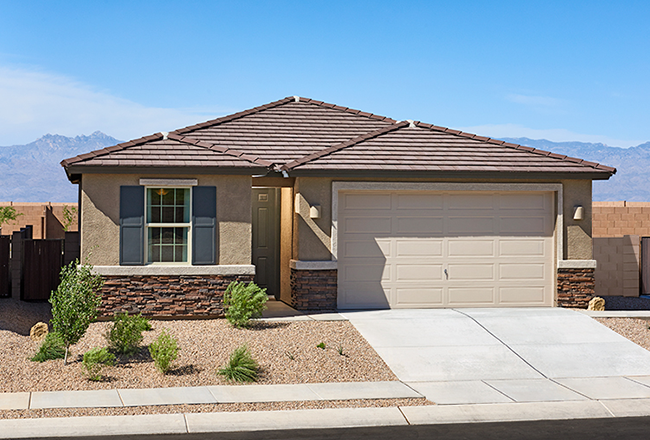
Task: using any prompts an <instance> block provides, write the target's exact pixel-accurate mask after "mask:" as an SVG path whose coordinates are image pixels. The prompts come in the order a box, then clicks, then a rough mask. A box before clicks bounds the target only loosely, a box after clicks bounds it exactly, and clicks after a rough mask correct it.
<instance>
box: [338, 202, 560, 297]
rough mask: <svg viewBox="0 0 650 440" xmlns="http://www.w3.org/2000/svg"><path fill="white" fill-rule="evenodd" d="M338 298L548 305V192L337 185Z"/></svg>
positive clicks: (550, 244)
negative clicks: (363, 188)
mask: <svg viewBox="0 0 650 440" xmlns="http://www.w3.org/2000/svg"><path fill="white" fill-rule="evenodd" d="M338 206H339V213H338V260H339V263H338V280H339V281H338V287H339V291H338V306H339V308H385V307H393V308H419V307H514V306H551V305H552V302H553V292H554V289H553V280H554V276H553V251H554V246H553V243H554V240H553V228H554V208H553V194H552V193H551V192H487V191H480V192H476V191H475V192H459V191H450V192H424V191H390V192H388V191H365V192H362V191H349V192H348V191H346V192H343V191H342V192H340V193H339V204H338Z"/></svg>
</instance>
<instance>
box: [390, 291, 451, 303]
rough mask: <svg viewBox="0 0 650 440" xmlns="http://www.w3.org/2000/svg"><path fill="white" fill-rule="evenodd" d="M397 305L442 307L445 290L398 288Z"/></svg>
mask: <svg viewBox="0 0 650 440" xmlns="http://www.w3.org/2000/svg"><path fill="white" fill-rule="evenodd" d="M395 292H396V300H395V303H396V304H395V305H397V306H419V307H422V306H426V305H436V304H437V305H442V304H443V289H442V288H441V287H417V288H397V289H395Z"/></svg>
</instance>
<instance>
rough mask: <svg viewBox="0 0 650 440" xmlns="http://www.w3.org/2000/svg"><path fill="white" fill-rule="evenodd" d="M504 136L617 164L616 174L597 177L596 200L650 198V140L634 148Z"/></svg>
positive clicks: (509, 139) (520, 142)
mask: <svg viewBox="0 0 650 440" xmlns="http://www.w3.org/2000/svg"><path fill="white" fill-rule="evenodd" d="M503 140H504V141H507V142H512V143H515V144H521V145H527V146H529V147H534V148H539V149H542V150H546V151H552V152H553V153H558V154H566V155H567V156H571V157H579V158H580V159H585V160H588V161H591V162H598V163H600V164H603V165H607V166H610V167H614V168H616V174H614V175H613V176H612V177H611V178H610V179H609V180H594V183H593V187H592V188H593V195H592V198H593V200H596V201H602V202H605V201H618V200H627V201H628V202H650V142H646V143H644V144H641V145H637V146H636V147H631V148H618V147H610V146H608V145H605V144H601V143H597V144H592V143H587V142H551V141H547V140H546V139H528V138H503Z"/></svg>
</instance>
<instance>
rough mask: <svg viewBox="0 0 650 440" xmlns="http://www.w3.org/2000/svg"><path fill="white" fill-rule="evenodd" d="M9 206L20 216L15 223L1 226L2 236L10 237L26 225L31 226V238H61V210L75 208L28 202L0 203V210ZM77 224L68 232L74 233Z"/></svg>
mask: <svg viewBox="0 0 650 440" xmlns="http://www.w3.org/2000/svg"><path fill="white" fill-rule="evenodd" d="M5 206H11V207H12V208H14V209H15V210H16V212H17V213H19V214H22V215H20V216H19V217H18V218H17V219H16V221H11V222H9V223H5V224H4V225H2V235H11V234H13V233H14V232H16V231H19V230H20V229H21V228H24V227H25V226H27V225H31V226H32V231H33V238H35V239H41V238H63V237H64V231H63V225H64V223H65V219H64V217H63V208H64V207H65V206H68V208H71V207H75V208H76V207H77V204H76V203H52V202H46V203H41V202H38V203H28V202H22V203H21V202H0V208H2V207H5ZM77 226H78V223H77V221H76V220H75V221H73V223H72V224H71V225H70V228H69V231H76V230H77Z"/></svg>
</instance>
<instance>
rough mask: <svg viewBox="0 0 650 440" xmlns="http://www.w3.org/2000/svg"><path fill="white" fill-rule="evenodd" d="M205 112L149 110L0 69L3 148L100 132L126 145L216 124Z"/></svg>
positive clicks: (66, 81)
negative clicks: (154, 135)
mask: <svg viewBox="0 0 650 440" xmlns="http://www.w3.org/2000/svg"><path fill="white" fill-rule="evenodd" d="M215 113H216V112H209V111H205V110H203V109H201V110H192V109H189V110H188V109H169V108H153V107H146V106H143V105H141V104H138V103H136V102H133V101H129V100H127V99H122V98H118V97H115V96H112V95H110V94H108V93H105V92H102V91H98V90H96V89H94V88H93V87H91V86H88V85H86V84H83V83H80V82H78V81H74V80H72V79H70V78H67V77H65V76H60V75H53V74H49V73H42V72H35V71H30V70H25V69H13V68H5V67H0V145H2V146H6V145H16V144H24V143H28V142H31V141H33V140H35V139H37V138H39V137H41V136H42V135H44V134H46V133H52V134H61V135H65V136H76V135H80V134H90V133H92V132H94V131H96V130H100V131H102V132H104V133H106V134H108V135H111V136H113V137H116V138H118V139H123V140H128V139H133V138H137V137H141V136H146V135H149V134H152V133H156V132H159V131H171V130H174V129H176V128H180V127H183V126H186V125H191V124H195V123H197V122H201V121H204V120H208V119H211V118H214V117H215V116H216V114H215Z"/></svg>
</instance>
